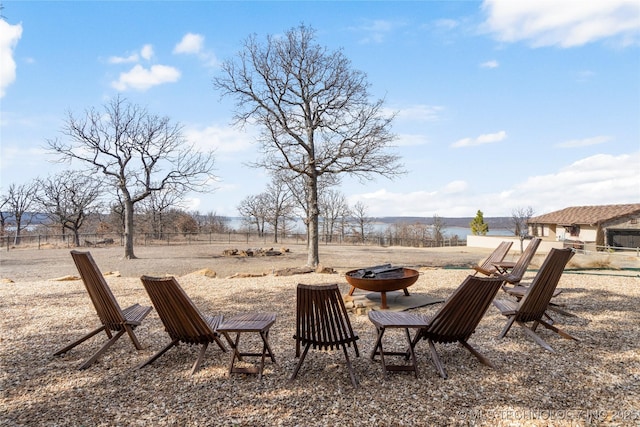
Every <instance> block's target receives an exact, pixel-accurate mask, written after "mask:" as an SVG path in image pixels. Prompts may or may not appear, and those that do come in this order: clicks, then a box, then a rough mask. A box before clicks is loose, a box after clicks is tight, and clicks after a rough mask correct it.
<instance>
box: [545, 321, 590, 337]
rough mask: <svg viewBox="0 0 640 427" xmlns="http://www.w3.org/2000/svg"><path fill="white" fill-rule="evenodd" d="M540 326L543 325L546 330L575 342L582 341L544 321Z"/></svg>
mask: <svg viewBox="0 0 640 427" xmlns="http://www.w3.org/2000/svg"><path fill="white" fill-rule="evenodd" d="M540 324H541V325H542V326H544V327H545V328H547V329H550V330H552V331H553V332H555V333H557V334H559V335H560V336H562V337H564V338H567V339H570V340H574V341H580V340H579V339H578V338H576V337H574V336H571V335H569V334H568V333H566V332H565V331H563V330H562V329H560V328H556V327H555V326H553V325H551V324H549V323H547V322H544V321H542V320H541V321H540Z"/></svg>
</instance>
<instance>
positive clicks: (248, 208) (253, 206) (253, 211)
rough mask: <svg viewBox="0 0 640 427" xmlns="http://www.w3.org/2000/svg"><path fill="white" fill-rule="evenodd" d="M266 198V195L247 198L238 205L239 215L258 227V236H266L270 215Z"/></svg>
mask: <svg viewBox="0 0 640 427" xmlns="http://www.w3.org/2000/svg"><path fill="white" fill-rule="evenodd" d="M266 198H267V196H266V195H265V194H264V193H261V194H258V195H257V196H247V197H245V198H244V199H242V201H241V202H240V204H239V205H238V213H239V214H240V216H241V217H242V218H243V219H244V220H245V221H246V222H247V223H249V224H251V225H254V226H255V227H256V230H257V231H258V236H262V235H264V226H265V224H266V223H267V215H268V214H269V213H268V208H267V200H266Z"/></svg>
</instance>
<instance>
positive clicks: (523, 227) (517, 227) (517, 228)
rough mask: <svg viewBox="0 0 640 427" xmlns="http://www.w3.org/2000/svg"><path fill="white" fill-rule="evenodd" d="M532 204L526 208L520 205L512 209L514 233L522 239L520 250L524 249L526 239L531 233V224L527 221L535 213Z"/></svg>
mask: <svg viewBox="0 0 640 427" xmlns="http://www.w3.org/2000/svg"><path fill="white" fill-rule="evenodd" d="M534 212H535V211H534V210H533V208H532V207H531V206H528V207H526V208H523V207H519V208H515V209H514V210H512V211H511V221H512V225H513V234H514V235H516V236H518V238H519V239H520V252H523V251H524V239H525V238H526V237H527V236H528V235H529V226H528V225H527V223H528V222H529V220H530V219H531V217H532V216H533V214H534Z"/></svg>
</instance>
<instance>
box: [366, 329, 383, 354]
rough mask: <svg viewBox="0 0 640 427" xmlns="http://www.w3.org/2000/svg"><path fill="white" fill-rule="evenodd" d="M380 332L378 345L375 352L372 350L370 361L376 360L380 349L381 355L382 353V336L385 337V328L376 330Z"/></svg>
mask: <svg viewBox="0 0 640 427" xmlns="http://www.w3.org/2000/svg"><path fill="white" fill-rule="evenodd" d="M376 329H377V330H378V338H377V339H376V343H375V345H374V346H373V350H371V355H370V356H369V359H371V360H376V354H378V348H380V353H382V336H383V335H384V328H376Z"/></svg>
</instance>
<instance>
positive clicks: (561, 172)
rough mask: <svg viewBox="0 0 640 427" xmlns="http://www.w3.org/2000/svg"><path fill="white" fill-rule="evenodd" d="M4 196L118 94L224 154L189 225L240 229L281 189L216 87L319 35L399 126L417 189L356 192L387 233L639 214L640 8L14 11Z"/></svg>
mask: <svg viewBox="0 0 640 427" xmlns="http://www.w3.org/2000/svg"><path fill="white" fill-rule="evenodd" d="M2 4H3V6H4V9H3V10H2V15H3V16H4V18H3V20H1V21H0V103H1V105H0V111H1V118H0V125H1V127H0V141H1V146H0V167H1V170H0V187H1V188H0V190H1V191H4V190H6V188H7V187H8V186H9V185H10V184H11V183H16V184H21V183H26V182H29V181H31V180H33V179H35V178H37V177H45V176H47V175H49V174H53V173H55V172H56V171H59V170H61V169H62V168H64V167H68V166H65V165H60V164H56V163H53V162H52V160H54V157H53V156H52V155H51V154H49V153H47V152H46V150H45V145H46V144H45V142H46V140H47V139H53V138H59V137H62V135H61V134H60V129H61V128H62V126H63V124H64V120H65V117H66V114H67V112H69V111H71V112H73V113H74V114H76V115H81V114H82V113H83V111H84V110H85V109H88V108H90V107H98V108H101V107H102V105H103V104H105V103H106V102H108V101H109V100H110V99H112V98H113V97H115V96H116V95H117V94H121V96H123V97H125V98H127V99H128V100H129V101H130V102H132V103H135V104H139V105H142V106H144V107H146V108H147V109H148V110H149V111H150V112H152V113H155V114H158V115H166V116H169V117H170V118H171V119H172V120H173V121H174V122H179V123H181V124H182V125H184V131H185V136H186V137H187V138H188V139H189V140H190V141H192V142H194V143H196V144H197V146H199V147H202V148H203V149H211V148H214V149H215V150H216V170H215V174H216V175H217V176H218V178H219V179H218V182H217V183H215V185H214V187H215V191H212V192H210V193H207V194H193V195H190V198H189V200H188V206H187V207H188V208H189V209H197V210H199V211H200V212H203V213H205V212H215V213H217V214H219V215H228V216H236V215H237V210H236V207H237V206H238V204H239V203H240V201H241V200H242V199H243V198H245V197H246V196H249V195H254V194H257V193H259V192H261V191H263V190H264V187H265V185H266V183H267V181H268V177H266V176H265V173H264V171H262V170H258V169H251V168H249V167H247V166H245V164H246V163H247V162H250V161H253V160H255V159H256V156H257V155H258V152H257V146H256V145H254V143H253V140H254V137H255V135H256V134H257V132H256V130H255V129H245V130H240V129H237V128H234V127H233V126H232V123H231V117H232V110H233V99H230V98H229V99H226V98H225V99H221V98H220V94H219V93H217V92H216V91H215V90H214V88H213V84H212V79H213V77H214V76H216V75H219V74H218V73H220V69H219V64H220V62H221V61H223V60H225V59H228V58H231V57H232V56H233V55H235V54H236V53H237V52H238V51H239V49H240V48H241V44H242V41H243V40H245V39H246V38H247V36H249V35H250V34H253V33H255V34H257V35H258V36H259V37H261V38H264V37H265V36H266V35H269V34H271V35H277V34H281V33H283V32H284V31H286V30H288V29H289V28H291V27H294V26H297V25H299V24H300V23H304V24H306V25H309V26H311V27H313V28H314V29H315V30H317V42H318V43H319V44H321V45H323V46H326V47H328V48H329V49H331V50H334V49H342V50H343V52H344V54H345V55H346V56H347V57H348V58H349V59H350V60H351V61H352V67H353V68H355V69H358V70H361V71H364V72H365V73H366V74H367V77H368V82H369V83H370V84H371V93H372V95H373V96H374V97H375V98H382V97H383V98H384V99H385V106H386V108H388V109H389V111H395V112H397V118H396V120H395V122H394V126H393V132H394V133H395V134H396V135H397V136H398V139H397V140H396V142H395V145H396V148H395V151H396V152H397V154H399V155H400V156H401V158H402V162H403V163H404V165H405V168H406V169H407V171H408V173H407V174H406V175H404V176H401V177H399V178H397V179H395V180H393V181H390V180H387V179H384V178H376V179H374V180H372V181H367V182H359V181H357V180H351V179H344V181H343V184H342V186H341V189H340V190H341V191H342V192H343V193H344V194H345V196H346V197H347V199H348V200H349V202H350V203H351V204H354V203H355V202H357V201H361V202H363V203H364V204H365V205H366V206H367V209H368V212H369V214H370V215H371V216H423V217H431V216H433V215H436V214H437V215H439V216H444V217H464V216H474V215H475V213H476V211H477V210H478V209H480V210H482V211H483V212H484V215H485V216H510V215H511V213H512V211H513V210H514V209H516V208H522V207H529V206H530V207H532V208H533V209H534V211H535V213H536V214H543V213H546V212H550V211H553V210H558V209H563V208H565V207H568V206H576V205H594V204H618V203H637V202H640V3H639V2H638V1H637V0H606V1H605V0H602V1H591V2H584V1H559V0H550V1H547V0H540V1H536V2H525V1H522V2H520V1H512V0H493V1H484V2H480V1H440V2H437V1H422V2H418V1H404V2H403V1H393V2H385V1H376V2H365V1H353V2H332V1H325V2H314V1H307V2H302V1H299V2H294V1H287V2H285V1H282V2H269V1H263V2H240V1H234V2H213V1H211V2H209V1H190V2H171V1H162V2H152V1H139V2H124V1H110V2H107V1H105V2H96V1H85V2H71V1H67V2H56V1H45V2H34V1H19V2H17V1H3V2H2Z"/></svg>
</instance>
